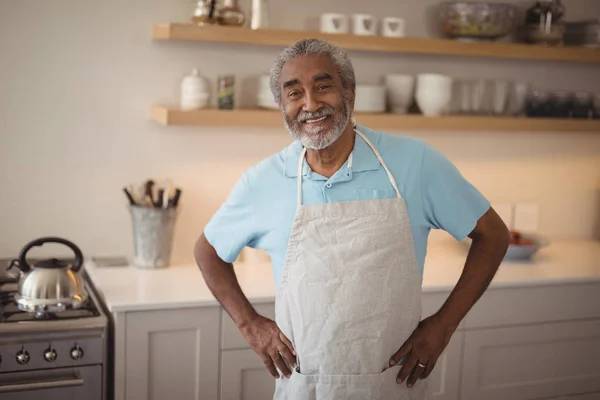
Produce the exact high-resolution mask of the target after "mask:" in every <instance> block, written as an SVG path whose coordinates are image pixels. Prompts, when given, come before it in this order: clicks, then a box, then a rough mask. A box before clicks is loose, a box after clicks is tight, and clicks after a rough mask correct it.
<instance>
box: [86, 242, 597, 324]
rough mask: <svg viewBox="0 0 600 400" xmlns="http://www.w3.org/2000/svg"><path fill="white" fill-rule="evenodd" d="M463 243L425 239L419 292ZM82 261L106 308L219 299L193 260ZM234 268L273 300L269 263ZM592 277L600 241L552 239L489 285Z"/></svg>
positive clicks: (455, 271)
mask: <svg viewBox="0 0 600 400" xmlns="http://www.w3.org/2000/svg"><path fill="white" fill-rule="evenodd" d="M467 249H468V247H467V246H466V245H465V244H464V243H457V242H448V243H435V244H430V245H429V246H428V252H427V257H426V260H425V269H424V276H423V293H432V292H450V291H451V290H452V288H453V287H454V285H455V284H456V282H457V281H458V278H459V277H460V274H461V272H462V268H463V266H464V262H465V258H466V255H467ZM84 267H85V270H86V271H87V273H88V275H89V277H90V279H91V280H92V282H93V283H94V286H95V287H96V288H97V290H98V291H99V292H100V296H101V297H102V298H103V299H104V301H105V303H106V305H107V307H108V309H109V310H110V311H111V312H123V311H133V310H150V309H169V308H183V307H197V306H216V305H218V302H217V300H216V299H215V298H214V296H213V295H212V293H211V292H210V290H209V289H208V287H207V286H206V284H205V283H204V279H203V277H202V274H201V272H200V270H199V268H198V267H197V266H196V265H194V264H189V265H173V266H169V267H168V268H164V269H152V270H143V269H138V268H135V267H133V266H131V265H125V266H111V267H99V266H96V265H95V264H94V262H93V261H87V262H86V263H85V264H84ZM234 268H235V271H236V275H237V277H238V281H239V282H240V286H241V287H242V290H243V291H244V293H245V294H246V296H247V297H248V299H249V300H250V301H251V302H252V303H255V304H257V303H265V302H272V301H274V299H275V284H274V280H273V272H272V270H271V264H270V263H257V264H243V263H240V264H234ZM591 281H596V282H600V242H598V241H582V240H551V244H550V245H549V246H548V247H545V248H543V249H541V250H540V251H539V252H538V253H537V254H536V255H535V256H534V258H533V259H532V260H531V261H529V262H509V261H505V262H503V263H502V265H501V266H500V268H499V269H498V273H497V274H496V276H495V277H494V280H493V281H492V283H491V285H490V287H489V289H488V290H494V289H497V288H506V287H527V286H540V285H555V284H563V283H582V282H591Z"/></svg>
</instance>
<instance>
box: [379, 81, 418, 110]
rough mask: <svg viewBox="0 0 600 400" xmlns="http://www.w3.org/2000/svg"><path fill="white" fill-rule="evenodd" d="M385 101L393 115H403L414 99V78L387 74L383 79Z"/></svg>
mask: <svg viewBox="0 0 600 400" xmlns="http://www.w3.org/2000/svg"><path fill="white" fill-rule="evenodd" d="M384 81H385V86H386V92H387V101H388V104H389V105H390V109H391V110H392V112H393V113H397V114H404V113H406V111H407V109H408V107H410V105H411V104H412V102H413V99H414V89H415V77H414V76H412V75H402V74H388V75H386V76H385V78H384Z"/></svg>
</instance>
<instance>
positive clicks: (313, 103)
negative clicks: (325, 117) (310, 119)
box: [304, 91, 321, 112]
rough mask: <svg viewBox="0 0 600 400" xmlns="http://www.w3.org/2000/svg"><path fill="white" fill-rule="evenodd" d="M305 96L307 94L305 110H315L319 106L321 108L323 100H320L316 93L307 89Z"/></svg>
mask: <svg viewBox="0 0 600 400" xmlns="http://www.w3.org/2000/svg"><path fill="white" fill-rule="evenodd" d="M304 96H305V100H304V111H306V112H315V111H317V110H318V109H319V108H321V102H320V101H319V99H318V98H317V96H315V94H314V93H312V92H310V91H306V94H305V95H304Z"/></svg>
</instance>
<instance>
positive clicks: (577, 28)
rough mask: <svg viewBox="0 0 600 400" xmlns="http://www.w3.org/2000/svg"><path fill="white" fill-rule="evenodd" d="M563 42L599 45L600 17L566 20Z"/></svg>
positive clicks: (587, 45) (594, 46)
mask: <svg viewBox="0 0 600 400" xmlns="http://www.w3.org/2000/svg"><path fill="white" fill-rule="evenodd" d="M564 42H565V45H567V46H583V47H592V48H598V47H600V19H592V20H587V21H577V22H566V23H565V36H564Z"/></svg>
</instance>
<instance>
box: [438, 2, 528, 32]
mask: <svg viewBox="0 0 600 400" xmlns="http://www.w3.org/2000/svg"><path fill="white" fill-rule="evenodd" d="M516 12H517V7H516V6H515V5H512V4H504V3H485V2H467V1H459V2H455V1H453V2H445V3H441V4H440V6H439V20H440V24H441V28H442V30H443V32H444V33H445V34H446V35H447V36H449V37H451V38H453V39H458V40H464V41H491V40H497V39H500V38H503V37H505V36H508V35H509V34H510V33H511V32H512V31H513V29H514V27H515V15H516Z"/></svg>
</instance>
